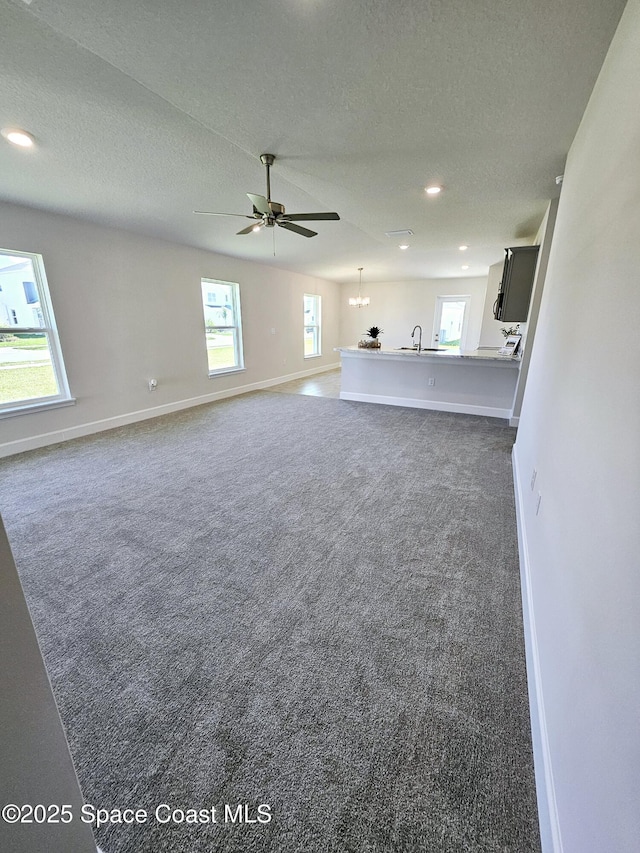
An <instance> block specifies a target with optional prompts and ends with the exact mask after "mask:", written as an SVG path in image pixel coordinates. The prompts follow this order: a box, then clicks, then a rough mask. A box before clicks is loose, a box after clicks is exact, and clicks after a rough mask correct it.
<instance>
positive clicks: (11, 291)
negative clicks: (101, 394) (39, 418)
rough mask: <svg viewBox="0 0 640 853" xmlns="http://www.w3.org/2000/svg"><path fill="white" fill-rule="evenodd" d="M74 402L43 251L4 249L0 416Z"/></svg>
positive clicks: (0, 286) (0, 307)
mask: <svg viewBox="0 0 640 853" xmlns="http://www.w3.org/2000/svg"><path fill="white" fill-rule="evenodd" d="M62 402H72V397H71V395H70V393H69V386H68V384H67V377H66V374H65V371H64V364H63V361H62V352H61V351H60V343H59V341H58V333H57V330H56V325H55V319H54V316H53V309H52V307H51V303H50V300H49V290H48V287H47V280H46V277H45V272H44V264H43V262H42V257H41V256H40V255H33V254H30V253H28V252H13V251H11V250H10V249H0V416H2V415H6V414H15V413H19V412H21V411H24V410H29V409H33V408H36V407H38V406H43V405H47V406H48V405H52V404H60V403H62Z"/></svg>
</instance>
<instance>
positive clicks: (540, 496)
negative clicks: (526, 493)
mask: <svg viewBox="0 0 640 853" xmlns="http://www.w3.org/2000/svg"><path fill="white" fill-rule="evenodd" d="M541 500H542V495H541V494H540V492H538V500H537V501H536V515H537V514H538V513H539V512H540V501H541Z"/></svg>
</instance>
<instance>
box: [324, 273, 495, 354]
mask: <svg viewBox="0 0 640 853" xmlns="http://www.w3.org/2000/svg"><path fill="white" fill-rule="evenodd" d="M486 287H487V279H486V277H483V278H453V279H452V278H442V279H437V278H433V279H422V280H419V281H390V282H375V283H373V284H363V285H362V295H363V296H369V297H370V298H371V305H370V306H369V307H368V308H349V297H350V296H357V295H358V285H357V283H356V284H355V286H354V285H353V284H343V285H342V290H341V297H340V346H353V345H355V344H357V343H358V341H359V340H360V339H361V338H364V337H365V331H366V329H368V328H369V327H370V326H380V327H381V328H382V329H384V334H383V335H382V337H381V341H382V343H383V345H384V346H388V347H401V346H410V345H411V330H412V329H413V327H414V326H415V325H416V324H417V323H418V324H420V325H421V326H422V344H423V346H431V335H432V332H433V321H434V315H435V307H436V297H437V296H467V295H469V296H471V304H470V308H469V312H470V313H469V330H468V333H467V349H469V350H473V349H476V347H477V346H478V341H479V339H480V328H481V326H482V312H483V308H484V299H485V292H486Z"/></svg>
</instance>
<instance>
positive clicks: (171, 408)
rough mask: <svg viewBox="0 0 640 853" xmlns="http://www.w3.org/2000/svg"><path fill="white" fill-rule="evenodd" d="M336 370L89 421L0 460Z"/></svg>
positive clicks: (21, 445) (21, 444)
mask: <svg viewBox="0 0 640 853" xmlns="http://www.w3.org/2000/svg"><path fill="white" fill-rule="evenodd" d="M339 367H340V362H336V363H335V364H327V365H324V366H323V367H312V368H310V369H308V370H301V371H299V372H297V373H289V374H287V375H286V376H276V377H275V378H273V379H263V380H262V381H260V382H252V383H251V384H249V385H239V386H237V387H235V388H228V389H227V390H225V391H214V392H213V393H212V394H203V395H202V396H199V397H190V398H188V399H186V400H176V401H174V402H173V403H165V404H163V405H161V406H154V407H153V408H149V409H139V410H138V411H136V412H127V413H126V414H124V415H116V416H115V417H112V418H103V419H102V420H99V421H90V422H89V423H84V424H78V425H77V426H72V427H67V428H65V429H59V430H54V431H52V432H45V433H41V434H40V435H33V436H30V437H28V438H20V439H17V440H16V441H7V442H5V443H4V444H0V459H1V458H3V457H5V456H12V455H14V454H15V453H24V452H25V451H26V450H37V449H38V448H39V447H46V446H47V445H49V444H58V443H59V442H61V441H70V440H71V439H73V438H82V437H83V436H85V435H92V434H93V433H97V432H104V431H105V430H108V429H115V428H116V427H121V426H128V425H129V424H133V423H137V422H138V421H145V420H148V419H149V418H157V417H160V415H169V414H172V413H173V412H179V411H181V410H182V409H190V408H192V407H193V406H202V405H204V404H206V403H214V402H216V401H217V400H223V399H225V398H227V397H236V396H238V395H239V394H247V393H249V392H250V391H263V390H265V389H267V388H272V387H273V386H274V385H281V384H282V383H283V382H291V381H292V380H293V379H304V378H305V377H307V376H313V375H315V374H317V373H327V372H328V371H329V370H336V369H337V368H339Z"/></svg>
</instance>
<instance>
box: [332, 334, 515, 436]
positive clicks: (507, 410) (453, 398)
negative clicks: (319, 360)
mask: <svg viewBox="0 0 640 853" xmlns="http://www.w3.org/2000/svg"><path fill="white" fill-rule="evenodd" d="M336 352H339V353H340V360H341V363H342V379H341V388H340V399H342V400H359V401H361V402H365V403H382V404H385V405H388V406H409V407H411V408H418V409H437V410H439V411H444V412H465V413H467V414H471V415H483V416H485V417H491V418H506V419H509V418H511V416H512V410H513V402H514V396H515V390H516V384H517V381H518V369H519V367H520V359H519V358H514V357H511V356H504V355H500V354H499V353H498V352H497V350H494V349H491V350H473V351H472V352H463V353H459V352H451V351H448V350H439V351H437V352H434V351H429V350H421V351H420V352H418V351H417V350H413V349H387V348H384V347H383V348H381V349H365V348H360V347H357V346H350V347H337V348H336Z"/></svg>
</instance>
